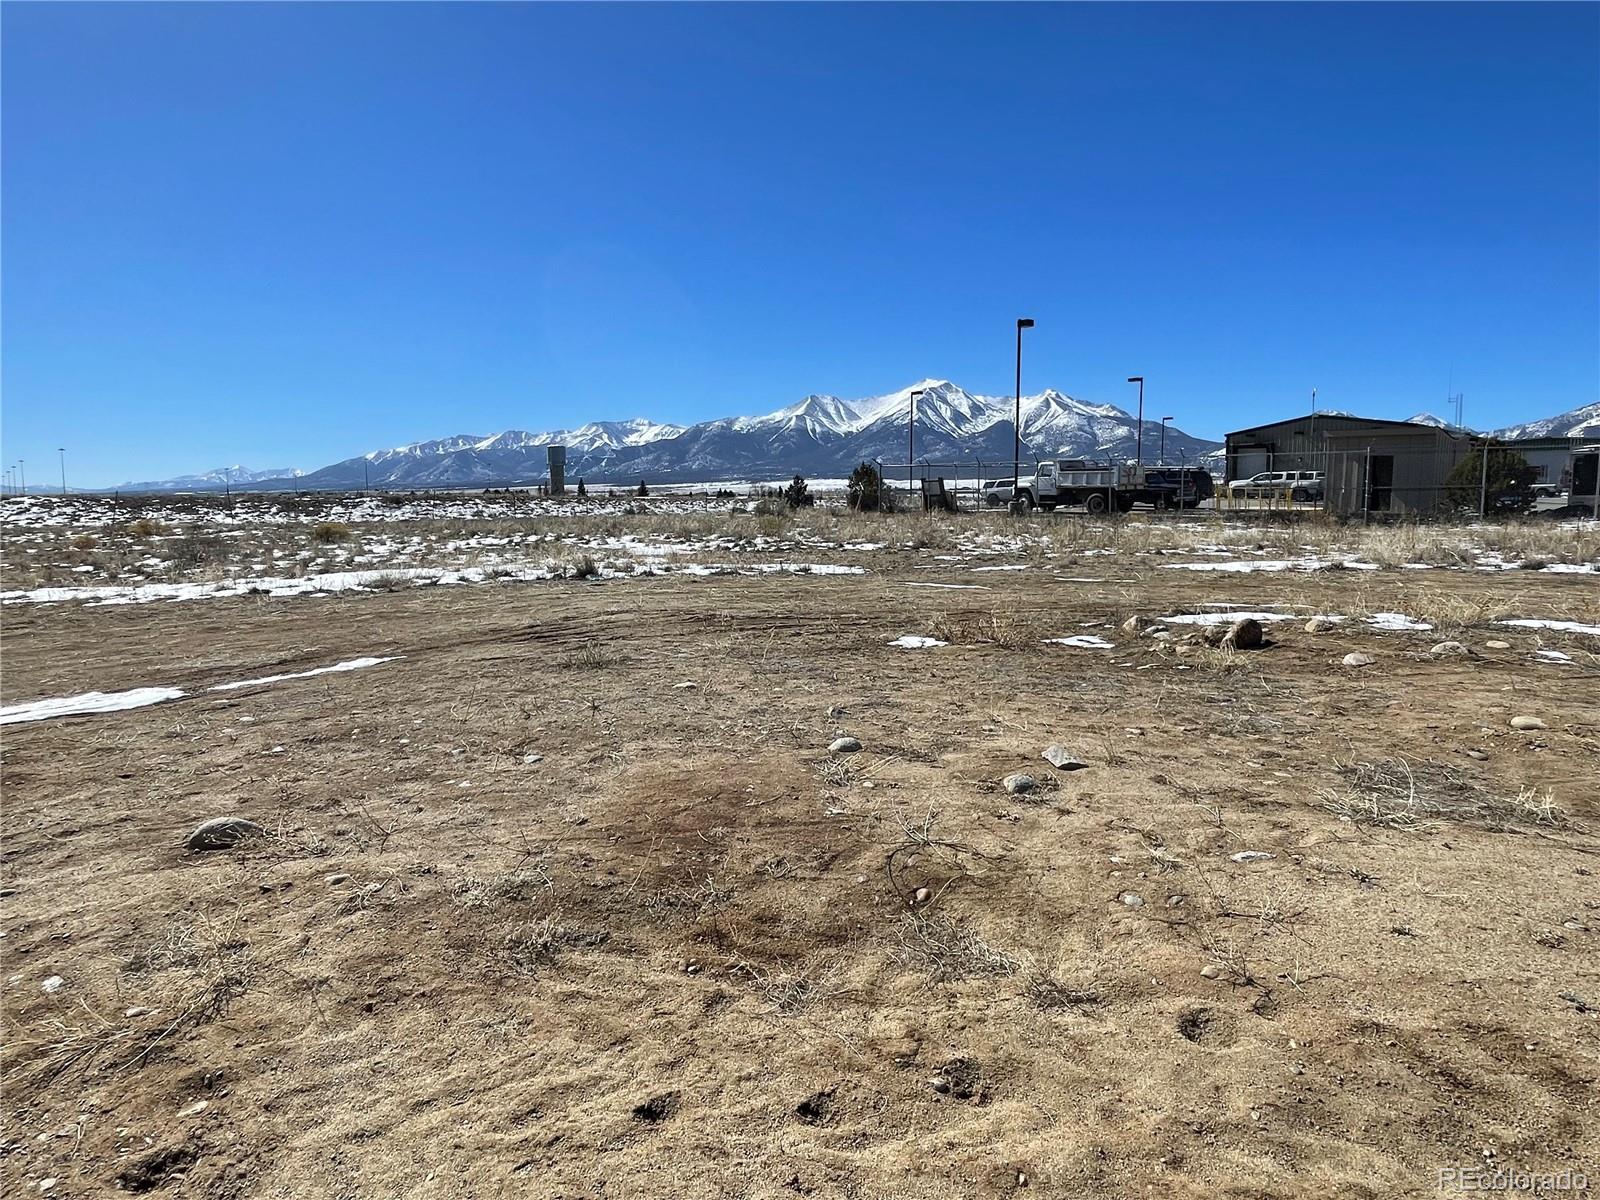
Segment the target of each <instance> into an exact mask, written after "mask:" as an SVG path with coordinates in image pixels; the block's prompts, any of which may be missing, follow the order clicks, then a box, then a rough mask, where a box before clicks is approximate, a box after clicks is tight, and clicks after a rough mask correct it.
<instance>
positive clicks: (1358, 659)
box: [1343, 651, 1378, 667]
mask: <svg viewBox="0 0 1600 1200" xmlns="http://www.w3.org/2000/svg"><path fill="white" fill-rule="evenodd" d="M1377 661H1378V660H1377V659H1375V658H1373V657H1372V655H1370V654H1361V653H1358V652H1355V651H1352V652H1351V653H1349V654H1346V655H1345V656H1344V659H1343V662H1344V665H1345V666H1347V667H1370V666H1371V665H1372V664H1373V663H1375V662H1377Z"/></svg>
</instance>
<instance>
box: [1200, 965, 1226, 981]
mask: <svg viewBox="0 0 1600 1200" xmlns="http://www.w3.org/2000/svg"><path fill="white" fill-rule="evenodd" d="M1200 978H1202V979H1221V978H1222V968H1221V967H1219V966H1217V964H1216V963H1207V964H1206V965H1205V966H1203V967H1201V968H1200Z"/></svg>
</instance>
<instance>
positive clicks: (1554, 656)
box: [1533, 650, 1572, 663]
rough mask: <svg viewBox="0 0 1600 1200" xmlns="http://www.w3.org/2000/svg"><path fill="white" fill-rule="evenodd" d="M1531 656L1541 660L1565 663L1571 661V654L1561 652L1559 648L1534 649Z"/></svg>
mask: <svg viewBox="0 0 1600 1200" xmlns="http://www.w3.org/2000/svg"><path fill="white" fill-rule="evenodd" d="M1533 656H1534V657H1535V658H1537V659H1538V660H1539V661H1541V662H1553V663H1566V662H1571V661H1572V655H1570V654H1563V653H1561V651H1559V650H1535V651H1534V652H1533Z"/></svg>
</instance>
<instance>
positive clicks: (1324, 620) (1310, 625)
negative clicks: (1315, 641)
mask: <svg viewBox="0 0 1600 1200" xmlns="http://www.w3.org/2000/svg"><path fill="white" fill-rule="evenodd" d="M1338 624H1339V623H1338V622H1337V621H1335V620H1333V619H1332V618H1330V617H1312V618H1311V620H1309V621H1307V622H1306V632H1307V633H1330V632H1332V631H1333V630H1334V629H1335V628H1336V627H1337V626H1338Z"/></svg>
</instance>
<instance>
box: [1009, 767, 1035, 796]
mask: <svg viewBox="0 0 1600 1200" xmlns="http://www.w3.org/2000/svg"><path fill="white" fill-rule="evenodd" d="M1004 783H1005V789H1006V791H1007V792H1009V793H1010V794H1011V795H1013V796H1021V795H1024V794H1026V793H1028V792H1031V791H1033V789H1034V788H1036V787H1038V786H1039V785H1038V784H1037V783H1035V782H1034V778H1033V776H1032V775H1024V774H1023V773H1022V772H1020V771H1019V772H1017V773H1016V774H1015V775H1007V776H1006V777H1005V781H1004Z"/></svg>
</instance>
